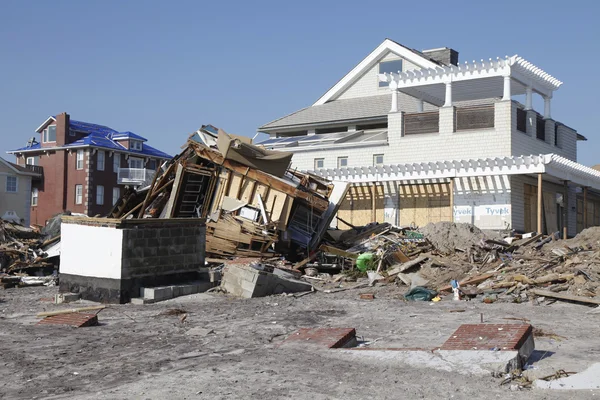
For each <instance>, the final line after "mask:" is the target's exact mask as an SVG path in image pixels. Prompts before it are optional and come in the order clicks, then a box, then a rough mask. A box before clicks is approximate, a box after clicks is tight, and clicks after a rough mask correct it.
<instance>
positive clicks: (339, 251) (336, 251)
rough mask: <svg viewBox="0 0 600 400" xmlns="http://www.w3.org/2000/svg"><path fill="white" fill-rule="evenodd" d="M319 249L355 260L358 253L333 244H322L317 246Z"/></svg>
mask: <svg viewBox="0 0 600 400" xmlns="http://www.w3.org/2000/svg"><path fill="white" fill-rule="evenodd" d="M319 250H321V251H324V252H325V253H331V254H335V255H336V256H340V257H346V258H350V259H353V260H356V259H357V258H358V256H359V254H358V253H351V252H349V251H345V250H342V249H338V248H337V247H333V246H327V245H324V244H323V245H321V247H319Z"/></svg>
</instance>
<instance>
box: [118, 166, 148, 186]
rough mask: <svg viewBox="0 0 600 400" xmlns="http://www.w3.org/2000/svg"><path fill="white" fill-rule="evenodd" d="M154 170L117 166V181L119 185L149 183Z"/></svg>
mask: <svg viewBox="0 0 600 400" xmlns="http://www.w3.org/2000/svg"><path fill="white" fill-rule="evenodd" d="M155 172H156V171H154V170H151V169H146V168H119V172H118V174H117V182H118V183H119V185H136V186H137V185H144V184H150V182H151V181H152V178H153V177H154V173H155Z"/></svg>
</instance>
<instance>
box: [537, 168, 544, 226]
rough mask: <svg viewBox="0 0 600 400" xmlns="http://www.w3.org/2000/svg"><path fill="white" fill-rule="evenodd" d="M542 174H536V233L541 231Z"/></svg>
mask: <svg viewBox="0 0 600 400" xmlns="http://www.w3.org/2000/svg"><path fill="white" fill-rule="evenodd" d="M542 215H543V214H542V174H538V187H537V233H542Z"/></svg>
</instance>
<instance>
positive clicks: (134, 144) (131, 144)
mask: <svg viewBox="0 0 600 400" xmlns="http://www.w3.org/2000/svg"><path fill="white" fill-rule="evenodd" d="M129 148H130V149H131V150H140V151H141V150H142V142H140V141H138V140H132V141H130V142H129Z"/></svg>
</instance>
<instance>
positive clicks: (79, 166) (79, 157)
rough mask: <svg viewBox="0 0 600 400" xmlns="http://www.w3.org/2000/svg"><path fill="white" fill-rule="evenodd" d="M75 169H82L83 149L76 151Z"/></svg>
mask: <svg viewBox="0 0 600 400" xmlns="http://www.w3.org/2000/svg"><path fill="white" fill-rule="evenodd" d="M77 169H83V149H79V150H77Z"/></svg>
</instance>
